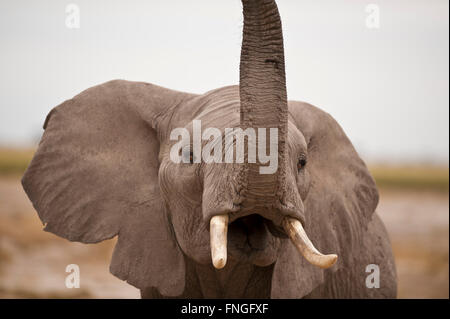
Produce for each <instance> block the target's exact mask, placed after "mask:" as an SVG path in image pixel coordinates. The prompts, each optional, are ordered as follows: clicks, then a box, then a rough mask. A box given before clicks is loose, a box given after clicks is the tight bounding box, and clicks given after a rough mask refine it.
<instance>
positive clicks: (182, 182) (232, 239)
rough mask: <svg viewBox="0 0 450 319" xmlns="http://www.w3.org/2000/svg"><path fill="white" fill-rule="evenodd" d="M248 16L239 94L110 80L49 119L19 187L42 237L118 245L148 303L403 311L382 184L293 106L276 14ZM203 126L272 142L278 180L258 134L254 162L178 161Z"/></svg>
mask: <svg viewBox="0 0 450 319" xmlns="http://www.w3.org/2000/svg"><path fill="white" fill-rule="evenodd" d="M242 6H243V15H244V27H243V39H242V51H241V61H240V78H239V85H234V86H228V87H223V88H219V89H215V90H212V91H209V92H207V93H205V94H201V95H198V94H190V93H184V92H179V91H174V90H170V89H166V88H163V87H160V86H157V85H153V84H149V83H143V82H130V81H125V80H113V81H110V82H107V83H104V84H101V85H98V86H95V87H92V88H89V89H87V90H86V91H84V92H82V93H80V94H79V95H77V96H75V97H74V98H72V99H70V100H67V101H65V102H63V103H62V104H60V105H59V106H57V107H55V108H54V109H52V110H51V112H50V113H49V114H48V116H47V118H46V120H45V123H44V133H43V136H42V139H41V141H40V143H39V146H38V149H37V151H36V153H35V155H34V157H33V159H32V161H31V163H30V164H29V166H28V168H27V170H26V172H25V174H24V176H23V178H22V185H23V187H24V190H25V192H26V193H27V195H28V197H29V199H30V200H31V202H32V203H33V206H34V208H35V209H36V211H37V213H38V215H39V217H40V219H41V220H42V222H43V224H44V225H45V227H44V230H45V231H48V232H51V233H53V234H56V235H58V236H60V237H63V238H66V239H68V240H69V241H76V242H82V243H87V244H91V243H98V242H101V241H104V240H107V239H111V238H114V237H116V236H118V239H117V243H116V246H115V248H114V251H113V254H112V259H111V264H110V272H111V273H112V274H113V275H115V276H116V277H118V278H120V279H121V280H124V281H126V282H127V283H128V284H130V285H133V286H135V287H137V288H138V289H140V292H141V297H142V298H257V299H269V298H277V299H278V298H281V299H300V298H358V299H359V298H395V297H396V294H397V292H396V291H397V278H396V269H395V262H394V258H393V254H392V248H391V245H390V241H389V236H388V234H387V231H386V229H385V226H384V225H383V223H382V221H381V220H380V218H379V216H378V215H377V213H376V208H377V205H378V201H379V193H378V190H377V186H376V183H375V181H374V179H373V177H372V176H371V175H370V173H369V170H368V168H367V166H366V164H365V163H364V162H363V160H362V159H361V158H360V157H359V155H358V153H357V151H356V150H355V148H354V147H353V145H352V143H351V141H350V140H349V138H348V137H347V136H346V134H345V133H344V131H343V129H342V128H341V127H340V126H339V124H338V123H337V122H336V121H335V120H334V119H333V118H332V117H331V115H329V114H328V113H326V112H325V111H323V110H321V109H319V108H317V107H315V106H313V105H311V104H308V103H305V102H297V101H288V98H287V89H286V74H285V58H284V42H283V32H282V24H281V18H280V14H279V11H278V7H277V4H276V3H275V1H274V0H242ZM194 121H201V122H202V124H203V125H204V126H208V127H211V128H216V129H217V130H219V131H220V132H226V129H227V128H236V129H241V130H242V132H246V131H247V129H261V128H271V129H276V132H277V137H276V139H275V142H276V144H277V147H278V151H277V156H276V159H277V162H278V165H277V169H276V170H275V172H274V173H271V174H262V173H261V168H263V167H265V166H266V164H267V163H264V162H263V161H261V159H259V160H257V161H251V160H250V157H249V154H250V152H249V148H250V145H251V143H253V142H254V141H253V140H251V139H250V138H249V137H248V136H247V137H245V136H244V140H245V141H246V142H245V143H244V145H245V151H244V153H245V156H246V159H245V160H244V162H241V163H237V162H233V161H231V162H226V163H219V162H210V163H206V162H205V161H204V160H202V159H201V158H198V153H197V155H196V154H195V152H193V151H192V149H193V148H195V147H194V146H193V145H190V143H188V144H187V145H184V146H183V147H185V148H184V149H186V150H187V159H186V158H185V160H183V161H182V162H180V163H176V162H175V161H173V160H172V159H171V155H170V154H171V150H172V149H173V147H174V146H175V144H176V143H179V140H176V139H173V136H172V132H173V130H174V129H176V128H183V129H184V130H186V131H187V132H189V133H193V129H194ZM259 140H261V138H259ZM207 141H209V140H208V139H206V140H203V139H202V142H201V144H202V145H205V144H206V142H207ZM231 141H232V143H231V144H229V145H228V147H231V148H232V149H234V147H236V145H237V136H234V137H232V139H231ZM221 145H222V144H221ZM222 146H223V145H222ZM258 147H259V148H261V149H262V150H263V151H268V150H269V145H268V144H267V143H266V145H264V143H261V144H258ZM184 149H183V150H180V152H181V153H183V152H184ZM181 153H180V154H181ZM183 154H184V153H183ZM183 156H184V155H183ZM322 252H326V253H327V254H323V253H322ZM370 265H375V266H376V267H377V268H378V269H379V285H378V286H377V287H372V286H370V285H367V280H368V276H370V275H371V273H369V272H366V271H367V269H368V266H370Z"/></svg>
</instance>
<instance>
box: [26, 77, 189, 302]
mask: <svg viewBox="0 0 450 319" xmlns="http://www.w3.org/2000/svg"><path fill="white" fill-rule="evenodd" d="M188 97H189V95H187V94H184V93H178V92H174V91H170V90H167V89H163V88H160V87H157V86H153V85H150V84H145V83H133V82H126V81H112V82H108V83H105V84H103V85H100V86H97V87H94V88H91V89H89V90H86V91H84V92H83V93H81V94H80V95H78V96H76V97H75V98H73V99H71V100H69V101H66V102H64V103H63V104H61V105H60V106H58V107H56V108H55V109H53V110H52V112H51V113H50V114H49V116H48V117H47V120H46V123H45V126H44V128H45V132H44V135H43V137H42V140H41V142H40V144H39V148H38V150H37V152H36V154H35V156H34V158H33V160H32V162H31V164H30V166H29V167H28V169H27V171H26V173H25V175H24V177H23V179H22V184H23V187H24V189H25V191H26V193H27V194H28V196H29V198H30V200H31V201H32V203H33V205H34V207H35V208H36V210H37V212H38V214H39V217H40V218H41V220H42V222H43V223H44V224H45V230H46V231H49V232H52V233H54V234H56V235H58V236H61V237H64V238H67V239H69V240H70V241H79V242H83V243H96V242H100V241H102V240H106V239H109V238H112V237H114V236H116V235H119V240H118V243H117V246H116V248H115V251H114V254H113V259H112V262H111V272H112V273H113V274H114V275H116V276H117V277H119V278H120V279H123V280H126V281H128V282H129V283H130V284H132V285H134V286H136V287H138V288H147V287H156V288H157V289H158V290H159V291H160V293H161V294H163V295H166V296H177V295H180V294H182V292H183V290H184V284H185V283H184V279H185V278H184V275H185V265H184V257H183V254H182V252H181V250H180V248H179V247H178V244H177V241H176V239H175V236H174V233H173V231H172V228H171V225H170V223H169V220H168V218H169V217H168V216H167V214H166V209H165V205H164V203H163V201H162V199H161V195H160V190H159V184H158V167H159V162H158V155H159V142H158V139H157V133H156V131H155V130H154V128H153V127H155V125H156V124H155V120H156V118H157V117H158V116H160V115H161V113H162V112H163V110H164V109H166V108H169V107H170V106H173V105H176V104H178V103H180V102H182V101H183V100H184V99H187V98H188Z"/></svg>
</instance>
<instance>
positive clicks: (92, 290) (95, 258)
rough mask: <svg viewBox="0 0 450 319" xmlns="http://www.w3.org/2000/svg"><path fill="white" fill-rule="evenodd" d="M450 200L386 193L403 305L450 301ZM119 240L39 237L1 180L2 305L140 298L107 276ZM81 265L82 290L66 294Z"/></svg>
mask: <svg viewBox="0 0 450 319" xmlns="http://www.w3.org/2000/svg"><path fill="white" fill-rule="evenodd" d="M448 207H449V198H448V193H444V192H420V191H416V190H409V191H407V192H405V191H393V190H391V191H382V193H381V202H380V205H379V208H378V211H379V213H380V215H381V217H382V219H383V220H384V221H385V224H386V226H387V228H388V231H389V233H390V236H391V240H392V245H393V249H394V254H395V257H396V263H397V268H398V275H399V297H400V298H448V297H449V279H448V239H449V233H448V225H449V215H448ZM113 246H114V240H111V241H108V242H104V243H101V244H97V245H83V244H77V243H70V242H68V241H66V240H63V239H61V238H58V237H56V236H54V235H52V234H49V233H46V232H44V231H42V224H41V222H40V221H39V219H38V217H37V214H36V213H35V211H34V209H33V208H32V206H31V204H30V203H29V201H28V199H27V197H26V195H25V193H24V192H23V190H22V187H21V185H20V181H19V178H17V177H12V176H10V177H0V298H138V297H139V292H138V290H137V289H135V288H133V287H132V286H130V285H128V284H126V283H124V282H122V281H120V280H119V279H117V278H115V277H113V276H112V275H111V274H110V273H109V270H108V265H109V259H110V256H111V253H112V249H113ZM73 263H75V264H78V265H79V266H80V269H81V288H80V289H67V288H66V287H65V284H64V283H65V277H66V276H67V273H66V272H65V268H66V266H67V265H69V264H73Z"/></svg>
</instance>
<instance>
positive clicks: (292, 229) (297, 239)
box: [283, 217, 338, 269]
mask: <svg viewBox="0 0 450 319" xmlns="http://www.w3.org/2000/svg"><path fill="white" fill-rule="evenodd" d="M283 228H284V230H285V231H286V233H287V234H288V236H289V238H290V239H291V241H292V243H293V244H294V246H295V247H296V248H297V250H298V251H299V252H300V253H301V254H302V255H303V257H305V259H306V260H307V261H308V262H309V263H311V264H313V265H314V266H317V267H320V268H323V269H327V268H330V267H331V266H333V265H334V264H335V263H336V261H337V259H338V256H337V255H335V254H331V255H323V254H322V253H320V252H319V251H318V250H317V249H316V248H315V247H314V245H313V244H312V242H311V240H309V238H308V235H306V233H305V230H304V229H303V226H302V223H301V222H300V221H298V220H297V219H294V218H290V217H286V218H285V219H284V221H283Z"/></svg>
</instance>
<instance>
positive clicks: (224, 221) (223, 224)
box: [209, 215, 229, 269]
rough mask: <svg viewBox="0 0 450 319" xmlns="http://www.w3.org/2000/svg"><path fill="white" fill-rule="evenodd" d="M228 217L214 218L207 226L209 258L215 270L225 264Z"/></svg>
mask: <svg viewBox="0 0 450 319" xmlns="http://www.w3.org/2000/svg"><path fill="white" fill-rule="evenodd" d="M228 220H229V217H228V215H220V216H214V217H213V218H211V222H210V224H209V232H210V245H211V258H212V263H213V265H214V267H215V268H216V269H222V268H223V267H225V265H226V264H227V232H228Z"/></svg>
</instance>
